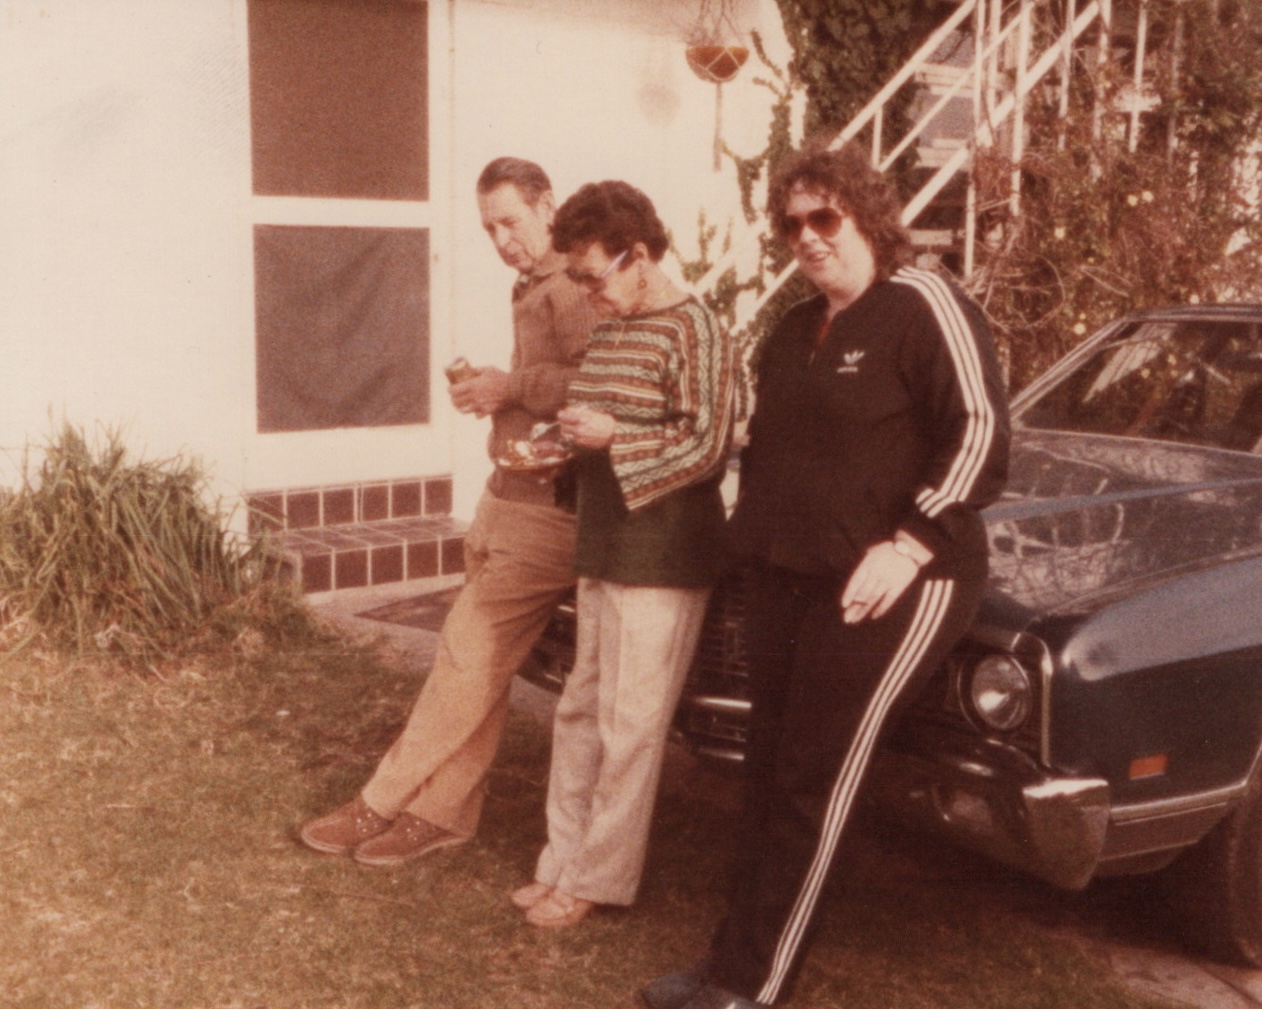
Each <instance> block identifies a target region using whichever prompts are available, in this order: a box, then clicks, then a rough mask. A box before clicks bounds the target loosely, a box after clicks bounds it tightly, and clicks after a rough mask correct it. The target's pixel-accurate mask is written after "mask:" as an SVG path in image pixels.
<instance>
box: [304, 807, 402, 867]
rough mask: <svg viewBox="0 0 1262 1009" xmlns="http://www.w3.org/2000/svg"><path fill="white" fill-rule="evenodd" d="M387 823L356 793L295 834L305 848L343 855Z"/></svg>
mask: <svg viewBox="0 0 1262 1009" xmlns="http://www.w3.org/2000/svg"><path fill="white" fill-rule="evenodd" d="M390 823H391V821H390V820H387V819H386V818H385V817H384V816H381V815H379V814H377V813H375V812H373V811H372V810H371V809H370V808H369V807H368V803H366V802H364V800H363V798H362V797H360V796H358V795H357V796H355V798H354V799H352V800H351V801H350V802H348V803H347V804H346V805H345V806H342V807H341V808H340V809H335V810H333V812H331V813H328V814H326V815H324V816H322V817H320V818H319V819H317V820H312V821H310V822H309V823H307V824H305V825H304V826H303V828H302V830H301V832H300V833H299V835H298V836H299V837H301V838H302V843H303V844H305V845H306V846H307V847H308V848H314V849H315V850H316V851H322V852H324V853H325V854H326V855H345V854H348V853H349V852H352V851H354V850H355V849H356V848H357V847H359V846H360V845H361V844H363V843H364V842H365V841H367V840H368V839H369V838H372V837H376V836H377V835H378V834H381V833H384V832H385V831H387V830H389V829H390Z"/></svg>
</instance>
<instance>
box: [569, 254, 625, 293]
mask: <svg viewBox="0 0 1262 1009" xmlns="http://www.w3.org/2000/svg"><path fill="white" fill-rule="evenodd" d="M628 251H630V250H623V251H622V252H620V253H618V255H616V256H615V257H614V258H613V259H611V260H610V261H609V265H608V266H606V267H605V268H604V269H603V270H601V271H600V272H599V273H579V272H578V270H566V271H565V275H566V276H567V277H569V278H570V280H572V281H574V283H576V284H578V285H580V286H581V287H585V288H587V290H589V291H591V292H593V293H595V292H596V291H603V290H604V289H605V281H607V280H608V279H609V276H610V274H612V273H613V271H614V270H616V269H618V267H619V266H621V265H622V261H623V260H624V259H626V258H627V252H628Z"/></svg>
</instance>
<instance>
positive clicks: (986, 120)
mask: <svg viewBox="0 0 1262 1009" xmlns="http://www.w3.org/2000/svg"><path fill="white" fill-rule="evenodd" d="M1051 2H1052V0H1018V2H1017V3H1016V4H1012V5H1009V7H1008V9H1007V10H1005V9H1004V3H1003V0H962V2H961V3H960V5H959V7H958V9H957V10H956V11H955V12H954V13H953V14H952V15H951V16H950V17H949V18H948V19H947V20H946V21H945V22H943V24H942V25H941V26H940V27H939V28H938V29H937V30H936V31H935V32H934V33H933V34H932V35H931V36H930V37H929V38H928V39H926V41H925V42H924V44H923V45H922V46H920V48H919V49H917V50H916V52H915V53H914V54H913V55H912V57H911V58H910V59H909V60H908V61H907V63H906V64H904V66H903V67H902V69H900V70H899V71H898V73H897V74H895V75H894V77H893V78H891V79H890V81H889V82H888V83H887V84H886V85H885V86H884V87H883V88H881V90H880V91H879V92H877V94H876V95H875V96H874V97H873V98H872V100H871V101H870V102H868V104H867V105H865V106H864V107H863V109H861V110H860V111H859V113H858V114H857V115H856V116H855V117H854V118H853V119H851V121H850V122H849V123H847V124H846V126H845V127H844V128H843V129H842V130H841V132H840V133H839V134H838V135H837V138H836V139H835V140H834V141H833V142H832V144H831V145H830V146H832V147H840V146H841V145H843V144H845V143H847V142H849V141H851V140H853V139H854V138H855V137H857V136H858V135H859V134H860V133H861V132H862V131H863V130H864V129H865V128H867V127H868V126H869V125H870V126H871V127H872V161H873V163H874V164H876V165H877V166H879V167H880V168H881V169H882V170H885V169H887V168H888V167H889V166H890V165H892V164H893V163H894V162H895V161H896V160H897V159H898V158H899V157H901V156H902V155H903V154H904V153H905V152H906V151H907V150H908V149H909V148H910V147H911V146H912V145H913V144H915V143H916V142H917V141H918V140H919V139H920V138H921V137H922V136H923V135H924V133H925V132H926V130H928V129H929V127H930V125H931V124H932V123H933V122H934V120H935V118H936V117H937V116H938V115H939V114H940V113H941V112H942V110H943V109H945V108H946V106H947V104H948V103H949V102H950V101H952V100H953V99H955V98H958V97H960V96H961V95H963V94H964V93H965V91H966V90H967V91H968V93H969V95H970V99H971V107H972V126H971V132H970V134H969V136H968V137H967V138H966V142H964V143H963V144H961V146H960V147H959V148H958V149H956V150H954V151H953V152H952V153H951V155H950V156H949V157H948V158H947V159H946V161H944V162H943V163H942V164H941V165H940V166H939V167H938V168H937V170H936V171H935V172H934V173H933V174H932V175H931V176H930V177H929V178H928V179H927V180H926V181H925V182H924V183H923V185H922V186H921V187H920V189H919V190H918V191H917V192H916V193H915V194H914V195H913V196H912V197H911V199H910V200H909V201H908V202H907V205H906V207H905V208H904V210H903V221H904V223H906V224H911V223H912V222H914V221H915V220H916V218H917V217H918V216H919V215H920V214H921V213H922V212H923V211H924V210H925V208H926V207H928V206H929V204H930V203H931V202H932V201H933V200H934V199H935V198H936V197H937V196H938V195H939V194H940V193H941V192H942V190H943V189H944V188H945V187H946V186H947V184H948V183H949V182H950V181H951V179H952V178H954V177H955V176H956V175H957V174H958V173H960V172H962V171H965V170H966V168H967V166H968V165H969V164H970V163H971V161H972V158H973V155H974V152H975V151H976V150H977V149H978V148H979V147H986V146H990V145H992V144H993V143H994V142H995V138H996V137H998V136H999V135H1000V131H1001V129H1002V128H1003V127H1004V126H1005V125H1006V124H1008V123H1009V121H1012V123H1013V129H1012V136H1013V140H1014V153H1019V151H1020V145H1021V144H1022V143H1023V142H1024V137H1023V132H1024V128H1023V124H1022V117H1023V115H1024V105H1025V101H1026V99H1027V97H1028V96H1029V94H1030V91H1031V90H1032V89H1033V88H1034V87H1035V85H1037V84H1038V83H1039V82H1041V81H1042V80H1043V78H1044V77H1046V76H1047V75H1048V73H1050V72H1051V71H1052V69H1053V68H1055V67H1056V66H1057V65H1058V63H1059V64H1060V65H1061V67H1062V69H1063V72H1064V73H1065V74H1066V76H1067V75H1068V67H1069V64H1070V59H1069V57H1070V54H1071V53H1072V51H1073V46H1074V43H1075V42H1076V41H1077V39H1078V38H1079V37H1080V36H1081V35H1082V34H1083V33H1084V32H1085V31H1087V29H1088V28H1090V27H1091V26H1092V25H1093V24H1094V23H1095V22H1096V21H1097V20H1098V19H1101V18H1102V19H1104V21H1105V22H1106V23H1107V22H1108V21H1109V20H1110V19H1111V14H1112V11H1111V0H1090V2H1088V3H1087V4H1085V5H1084V6H1083V7H1082V8H1081V10H1078V9H1077V7H1076V6H1075V0H1066V4H1067V7H1066V11H1067V13H1066V16H1065V25H1064V28H1063V30H1062V31H1061V32H1060V34H1059V35H1058V36H1057V37H1056V38H1055V40H1053V41H1052V42H1051V43H1050V44H1048V45H1047V47H1046V48H1045V49H1044V50H1043V51H1042V52H1041V53H1039V54H1038V55H1037V56H1036V57H1035V58H1033V59H1032V60H1031V58H1030V56H1031V54H1030V48H1031V44H1032V39H1033V32H1032V26H1033V19H1034V16H1035V13H1036V11H1037V10H1038V9H1039V8H1046V7H1048V6H1050V5H1051ZM970 17H971V18H972V19H973V32H974V39H975V44H974V47H973V48H974V54H973V61H972V66H971V67H970V68H967V69H964V68H961V71H960V74H959V75H958V78H957V79H956V80H955V81H954V83H952V84H951V85H950V86H949V87H948V88H947V89H946V90H945V91H944V92H943V93H942V94H940V95H939V96H938V98H937V100H936V101H935V102H934V103H933V104H932V105H931V106H929V107H928V108H927V109H926V110H925V111H924V112H923V113H922V114H921V115H920V116H919V117H918V118H917V119H916V120H915V122H913V123H912V124H911V125H910V126H909V127H908V128H907V130H906V132H905V133H904V134H903V136H901V137H899V138H897V139H896V140H895V142H894V143H893V144H892V146H891V147H890V148H889V149H888V151H883V146H884V140H885V137H884V133H885V110H886V108H887V107H888V105H889V103H890V101H891V100H892V99H893V98H894V96H895V95H897V94H898V92H899V91H900V89H902V88H903V87H904V86H905V85H906V84H907V83H909V82H910V81H911V80H912V79H913V78H915V76H916V75H917V74H919V73H921V72H922V71H923V70H924V69H925V68H926V66H928V65H930V63H931V60H930V57H932V56H933V54H934V53H935V52H937V51H938V50H939V49H940V48H941V47H942V46H943V44H944V43H945V42H946V41H947V40H948V39H949V38H950V37H951V36H952V34H953V33H955V32H956V31H957V30H959V29H960V28H961V27H962V26H963V25H964V24H965V22H966V21H967V20H968V19H969V18H970ZM1014 39H1015V40H1016V41H1015V45H1014V47H1013V48H1015V50H1016V55H1015V57H1014V58H1013V60H1012V62H1013V64H1014V66H1013V71H1014V77H1013V84H1012V86H1011V87H1010V88H1003V89H1001V88H999V87H998V85H997V74H996V71H995V67H996V66H997V64H998V61H999V58H1000V54H1001V52H1002V50H1003V49H1004V47H1005V46H1007V45H1008V44H1009V43H1010V42H1013V40H1014ZM1014 160H1015V159H1014ZM1016 187H1017V180H1016V179H1015V178H1014V196H1015V193H1016V192H1017V188H1016ZM974 221H975V192H974V191H973V189H972V182H971V179H970V185H969V193H968V207H967V210H966V216H965V235H964V246H965V247H964V269H965V273H966V274H967V273H970V272H971V269H972V262H973V248H974V243H975V226H974ZM760 235H761V229H760V228H759V227H758V226H757V225H751V226H750V227H749V228H748V229H747V230H746V233H745V234H744V235H743V236H742V238H741V240H739V241H737V242H734V243H733V244H732V245H731V247H730V248H729V249H728V250H727V251H726V252H724V253H723V255H721V256H720V257H719V258H718V259H717V260H716V262H715V263H714V265H713V266H711V267H710V269H709V270H708V271H707V272H706V274H705V275H704V276H703V277H701V279H700V280H698V281H697V283H696V284H695V285H694V287H695V289H696V290H697V292H698V293H705V292H707V291H711V290H713V289H714V287H715V286H716V285H717V284H718V282H719V280H720V279H721V278H722V277H723V276H724V275H725V274H726V273H727V272H728V271H729V270H731V269H733V268H734V267H735V265H736V264H737V262H738V261H739V260H740V258H741V257H742V256H743V255H745V254H747V253H748V252H749V250H750V247H751V246H752V245H754V244H755V243H757V241H758V239H759V237H760ZM796 269H797V267H796V264H793V263H790V264H789V265H788V266H786V267H785V268H784V269H783V270H781V271H780V272H779V273H777V274H776V275H775V276H773V277H772V278H771V279H770V280H769V281H768V282H767V283H766V285H765V286H764V288H763V291H762V293H761V294H759V295H758V296H757V297H756V298H755V299H754V300H753V301H752V303H751V302H749V299H748V298H746V299H744V300H743V301H741V302H738V304H737V307H736V319H735V327H734V329H735V331H737V332H739V331H741V330H743V329H745V327H746V326H748V325H749V323H750V322H751V321H752V320H753V318H754V317H755V316H756V315H757V313H758V312H759V310H760V309H762V307H763V306H764V305H765V304H766V303H767V302H768V301H769V300H770V299H771V298H772V297H773V296H774V295H775V294H776V292H777V291H779V290H780V289H781V287H783V286H784V284H785V282H786V281H787V280H788V279H789V277H790V276H792V275H793V273H794V271H795V270H796Z"/></svg>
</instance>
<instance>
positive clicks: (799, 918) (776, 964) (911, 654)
mask: <svg viewBox="0 0 1262 1009" xmlns="http://www.w3.org/2000/svg"><path fill="white" fill-rule="evenodd" d="M954 588H955V583H954V582H953V581H944V580H936V581H930V582H926V583H925V586H924V589H923V591H922V593H921V598H920V603H919V605H918V606H917V608H916V613H915V614H914V616H913V617H912V621H911V624H910V625H909V626H908V629H907V633H906V634H905V635H904V636H903V641H902V644H901V645H900V646H899V648H898V651H896V652H895V653H894V657H893V658H892V659H891V660H890V664H889V665H888V666H886V667H885V673H884V675H883V676H882V677H881V681H880V683H879V684H878V685H877V689H876V693H875V694H874V695H873V698H872V702H871V703H870V704H869V705H868V710H867V711H866V712H865V713H864V715H863V720H862V721H861V722H860V723H859V728H858V730H857V731H856V733H855V738H854V741H853V742H852V743H851V744H850V750H849V752H848V753H847V754H846V759H845V760H844V761H843V762H842V765H841V770H840V772H839V773H838V775H837V781H836V782H835V783H834V785H833V790H832V795H831V796H830V797H829V800H828V806H827V808H826V809H825V811H824V820H823V825H822V826H821V828H820V837H819V842H818V843H817V845H816V847H815V856H814V858H813V859H812V860H811V864H810V867H809V868H808V870H807V873H806V878H805V880H804V881H803V883H802V889H801V890H800V891H799V892H798V897H797V901H796V902H795V903H794V905H793V910H792V911H791V912H790V913H789V918H788V920H787V921H786V922H785V925H784V930H783V931H782V932H781V934H780V942H779V943H778V944H777V946H776V952H775V955H774V956H773V957H772V960H771V969H770V972H769V974H768V976H767V980H766V982H765V983H764V984H763V987H762V990H761V991H760V992H759V993H758V996H757V1000H758V1001H759V1002H767V1003H771V1002H774V1001H775V1000H776V998H777V997H778V995H779V994H780V988H781V986H783V984H784V982H785V980H786V978H787V976H788V972H789V968H790V966H791V965H792V963H793V959H794V956H795V954H796V953H797V950H798V947H799V946H800V945H801V943H802V938H803V936H804V935H805V934H806V929H807V926H808V925H809V924H810V920H811V916H812V915H813V914H814V912H815V905H816V904H817V903H818V901H819V894H820V890H821V889H822V888H823V885H824V880H825V878H826V877H827V875H828V867H829V865H831V864H832V860H833V856H834V855H835V854H836V851H837V845H838V843H839V841H840V840H841V832H842V828H843V827H845V824H846V820H847V818H848V817H849V815H850V809H851V806H852V805H853V804H854V798H855V795H856V793H857V792H858V788H859V783H860V781H861V780H862V779H863V773H864V771H865V770H866V769H867V766H868V764H869V763H870V762H871V760H872V753H873V750H874V749H875V747H876V740H877V737H878V736H879V734H880V731H881V727H882V726H883V725H884V724H885V720H886V718H887V717H888V716H889V712H890V709H891V708H892V707H893V705H894V702H895V701H896V700H897V699H898V695H899V693H900V692H901V691H902V689H903V687H904V686H906V684H907V681H908V679H910V677H911V675H912V673H913V672H915V670H916V668H917V667H918V666H919V665H920V663H921V661H922V660H923V659H924V656H925V652H926V651H927V650H928V648H929V645H930V644H931V643H932V642H933V639H934V637H935V635H936V634H937V633H938V629H939V628H940V627H941V626H942V621H943V620H944V619H945V618H946V614H947V611H948V610H949V608H950V603H951V596H952V595H953V593H954Z"/></svg>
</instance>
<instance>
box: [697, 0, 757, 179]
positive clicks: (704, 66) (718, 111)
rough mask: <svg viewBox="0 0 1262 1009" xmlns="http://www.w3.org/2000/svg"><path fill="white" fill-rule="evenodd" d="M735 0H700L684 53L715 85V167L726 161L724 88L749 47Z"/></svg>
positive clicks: (747, 56) (716, 168)
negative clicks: (734, 14)
mask: <svg viewBox="0 0 1262 1009" xmlns="http://www.w3.org/2000/svg"><path fill="white" fill-rule="evenodd" d="M734 3H735V0H701V7H700V9H699V10H698V12H697V20H696V21H695V22H693V25H692V27H691V28H690V29H689V31H688V36H687V46H688V47H687V49H686V50H685V56H686V57H687V59H688V66H689V67H690V68H691V70H692V72H693V73H694V74H696V75H697V76H698V77H700V78H701V79H702V80H703V81H706V82H707V83H709V84H713V85H714V170H715V171H716V172H717V171H718V170H719V168H720V167H721V166H722V163H723V89H722V85H724V84H726V83H727V82H728V81H730V80H732V79H733V78H734V77H735V76H736V75H737V74H738V73H739V72H740V69H741V67H742V66H744V65H745V61H746V60H747V59H749V47H748V46H746V45H744V44H743V43H742V41H741V33H740V32H739V31H738V30H737V28H736V24H735V22H734V21H733V19H732V7H733V4H734Z"/></svg>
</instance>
